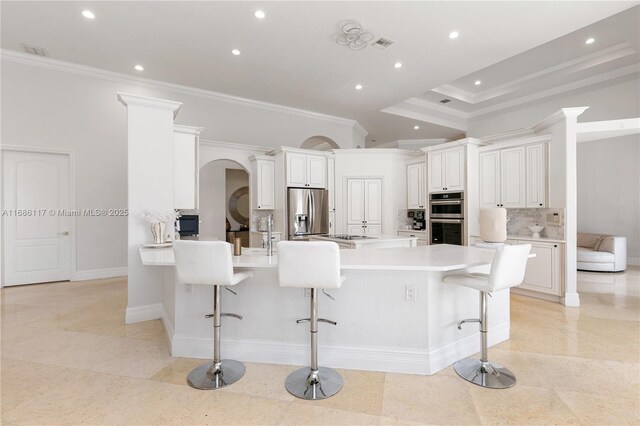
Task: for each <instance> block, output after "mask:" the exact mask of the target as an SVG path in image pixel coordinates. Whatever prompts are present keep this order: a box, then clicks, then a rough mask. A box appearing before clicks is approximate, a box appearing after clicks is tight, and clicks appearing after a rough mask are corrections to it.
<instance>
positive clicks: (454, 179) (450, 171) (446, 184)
mask: <svg viewBox="0 0 640 426" xmlns="http://www.w3.org/2000/svg"><path fill="white" fill-rule="evenodd" d="M428 157H429V167H428V172H429V192H438V191H462V190H464V177H465V155H464V148H463V147H456V148H452V149H447V150H443V151H435V152H429V155H428Z"/></svg>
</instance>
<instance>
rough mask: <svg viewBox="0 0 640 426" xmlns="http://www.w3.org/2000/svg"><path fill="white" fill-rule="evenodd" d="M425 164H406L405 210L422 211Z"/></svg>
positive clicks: (423, 205) (423, 204)
mask: <svg viewBox="0 0 640 426" xmlns="http://www.w3.org/2000/svg"><path fill="white" fill-rule="evenodd" d="M425 168H426V164H425V163H424V162H420V163H410V164H407V208H408V209H423V208H424V207H425V191H424V180H425V179H424V178H425V176H424V172H425Z"/></svg>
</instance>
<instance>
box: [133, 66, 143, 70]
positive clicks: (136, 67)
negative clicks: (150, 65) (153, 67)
mask: <svg viewBox="0 0 640 426" xmlns="http://www.w3.org/2000/svg"><path fill="white" fill-rule="evenodd" d="M133 68H135V70H136V71H144V67H143V66H142V65H136V66H135V67H133Z"/></svg>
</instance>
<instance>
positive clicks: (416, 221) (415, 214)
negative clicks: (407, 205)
mask: <svg viewBox="0 0 640 426" xmlns="http://www.w3.org/2000/svg"><path fill="white" fill-rule="evenodd" d="M407 217H408V218H409V219H410V220H411V229H413V230H414V231H423V230H424V229H425V227H426V220H425V218H424V211H423V210H409V212H407Z"/></svg>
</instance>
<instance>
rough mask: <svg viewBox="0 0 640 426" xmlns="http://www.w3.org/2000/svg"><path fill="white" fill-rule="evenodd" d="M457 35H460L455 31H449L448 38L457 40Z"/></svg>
mask: <svg viewBox="0 0 640 426" xmlns="http://www.w3.org/2000/svg"><path fill="white" fill-rule="evenodd" d="M459 35H460V33H459V32H457V31H451V32H450V33H449V38H450V39H452V40H453V39H454V38H458V36H459Z"/></svg>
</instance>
